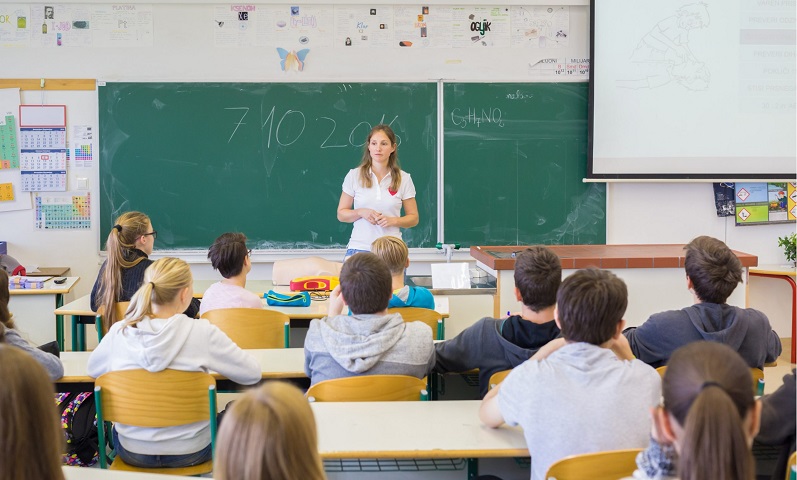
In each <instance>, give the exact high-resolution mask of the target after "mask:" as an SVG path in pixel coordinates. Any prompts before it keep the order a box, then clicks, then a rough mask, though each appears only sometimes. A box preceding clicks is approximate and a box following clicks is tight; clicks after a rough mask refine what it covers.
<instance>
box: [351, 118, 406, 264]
mask: <svg viewBox="0 0 797 480" xmlns="http://www.w3.org/2000/svg"><path fill="white" fill-rule="evenodd" d="M397 148H398V145H396V134H395V133H393V130H392V129H391V128H390V127H389V126H387V125H384V124H383V125H377V126H375V127H374V128H372V129H371V132H370V133H369V134H368V140H367V141H366V143H365V149H364V151H363V159H362V162H360V166H359V167H357V168H353V169H351V170H349V173H348V174H346V178H345V179H344V180H343V193H341V194H340V203H338V220H340V221H341V222H347V223H354V228H353V229H352V232H351V238H350V239H349V245H348V247H347V250H346V256H345V257H344V258H343V259H344V260H345V259H346V258H348V257H350V256H351V255H354V254H355V253H357V252H370V251H371V242H373V241H374V240H376V239H377V238H379V237H382V236H385V235H392V236H394V237H398V238H401V230H399V228H410V227H414V226H415V225H418V204H417V203H416V202H415V185H413V183H412V178H411V177H410V174H409V173H407V172H404V171H402V170H401V167H400V166H399V161H398V155H397V153H396V149H397ZM401 207H404V216H403V217H402V216H401Z"/></svg>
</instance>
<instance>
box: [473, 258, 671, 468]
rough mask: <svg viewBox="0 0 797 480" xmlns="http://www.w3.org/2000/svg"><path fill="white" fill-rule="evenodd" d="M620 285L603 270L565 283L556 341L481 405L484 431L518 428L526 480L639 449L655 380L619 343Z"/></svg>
mask: <svg viewBox="0 0 797 480" xmlns="http://www.w3.org/2000/svg"><path fill="white" fill-rule="evenodd" d="M627 304H628V291H627V289H626V286H625V283H623V281H622V280H621V279H619V278H617V277H616V276H615V275H614V274H613V273H611V272H608V271H606V270H597V269H586V270H579V271H577V272H575V273H573V274H572V275H570V276H569V277H567V278H565V279H564V281H563V282H562V285H561V286H560V287H559V291H558V293H557V296H556V309H555V310H554V318H555V320H556V322H557V324H558V325H559V327H560V328H561V330H562V337H563V339H561V340H556V341H554V342H549V343H548V345H546V347H545V349H544V350H543V351H540V352H538V353H537V355H535V357H532V359H530V360H528V361H526V362H525V363H523V364H521V365H519V366H517V367H515V368H514V369H513V370H512V372H511V373H510V374H509V375H508V376H507V377H506V380H504V381H503V383H501V384H499V385H498V386H496V387H495V388H493V389H492V390H490V392H489V393H488V394H487V396H486V397H485V398H484V400H483V401H482V406H481V409H480V411H479V416H480V418H481V420H482V422H484V424H485V425H487V426H489V427H493V428H495V427H498V426H500V425H502V424H504V423H508V424H509V425H520V426H521V427H523V434H524V436H525V437H526V443H527V445H528V447H529V453H530V454H531V458H532V462H531V469H532V470H531V478H532V480H543V479H544V478H545V472H546V471H547V470H548V467H550V466H551V464H553V463H554V462H555V461H557V460H559V459H562V458H564V457H566V456H568V455H576V454H580V453H590V452H598V451H602V450H618V449H626V448H643V447H645V446H646V445H647V444H648V437H649V433H650V417H649V415H648V413H649V410H650V408H651V407H652V406H654V405H656V404H657V403H658V402H659V397H660V395H661V380H660V377H659V374H658V373H656V371H655V370H654V369H652V368H650V367H649V366H648V365H645V364H644V363H642V362H640V361H638V360H633V359H632V358H633V356H632V355H631V352H630V350H629V348H628V343H627V342H626V341H625V337H623V335H622V328H623V324H624V323H625V322H624V320H623V315H624V314H625V309H626V306H627Z"/></svg>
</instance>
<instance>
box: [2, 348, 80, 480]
mask: <svg viewBox="0 0 797 480" xmlns="http://www.w3.org/2000/svg"><path fill="white" fill-rule="evenodd" d="M0 385H2V388H0V411H2V412H3V414H2V415H0V478H2V479H3V480H29V479H31V478H35V479H37V480H63V479H64V473H63V470H61V454H62V453H63V451H64V447H65V445H64V434H63V432H62V431H61V425H60V424H59V421H58V414H57V409H56V406H55V401H54V400H53V394H54V392H53V384H52V383H50V378H49V377H48V376H47V372H45V371H44V368H43V367H42V366H41V365H39V363H38V362H37V361H36V360H34V359H33V357H31V356H30V355H28V354H27V353H25V352H23V351H22V350H20V349H18V348H16V347H12V346H7V345H4V344H2V343H0Z"/></svg>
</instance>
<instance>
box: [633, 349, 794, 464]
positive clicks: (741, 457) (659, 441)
mask: <svg viewBox="0 0 797 480" xmlns="http://www.w3.org/2000/svg"><path fill="white" fill-rule="evenodd" d="M752 381H753V379H752V376H751V375H750V368H749V367H748V366H747V364H746V362H745V361H744V360H743V359H742V358H741V357H740V356H739V354H738V353H736V352H734V351H733V350H732V349H731V348H729V347H727V346H725V345H721V344H718V343H713V342H693V343H691V344H689V345H687V346H685V347H682V348H679V349H678V350H677V351H676V352H675V353H674V354H673V356H672V359H670V363H669V364H668V365H667V371H666V372H665V374H664V380H663V384H662V394H663V401H662V404H661V406H658V407H655V408H654V409H653V411H652V416H653V430H652V434H651V441H650V446H649V447H648V448H647V450H645V451H643V452H642V453H640V454H639V455H638V456H637V467H638V469H637V470H636V471H635V472H634V475H633V478H634V479H638V480H654V479H655V480H667V479H675V478H680V479H681V480H703V479H713V478H717V479H720V478H721V479H723V480H753V479H754V478H755V462H754V461H753V456H752V454H751V452H750V446H751V445H752V443H753V437H755V435H756V432H757V431H758V427H759V420H760V417H761V402H760V401H758V400H755V398H754V397H753V390H752V389H751V388H750V385H751V384H752ZM791 401H792V403H793V402H794V398H792V399H791ZM780 478H783V477H780ZM629 480H630V479H629Z"/></svg>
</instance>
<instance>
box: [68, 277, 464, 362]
mask: <svg viewBox="0 0 797 480" xmlns="http://www.w3.org/2000/svg"><path fill="white" fill-rule="evenodd" d="M211 283H214V282H211V281H206V280H197V281H195V282H194V291H195V293H194V296H195V297H197V298H202V294H203V293H204V292H205V290H207V288H208V287H209V286H210V284H211ZM265 286H268V287H269V288H267V289H265V290H263V291H268V290H270V289H271V281H270V280H259V281H253V282H246V287H247V290H249V289H250V288H253V290H251V291H253V292H255V293H257V294H259V295H261V296H262V294H263V291H260V290H254V289H257V288H258V287H265ZM280 288H283V289H284V290H280V291H281V292H287V291H288V287H280ZM434 301H435V310H436V311H437V312H440V314H441V315H442V316H443V318H448V312H449V302H448V297H434ZM262 302H263V307H264V308H267V309H269V310H274V311H277V312H282V313H284V314H286V315H288V316H289V317H290V318H291V326H292V327H297V326H298V327H301V326H305V327H306V324H307V322H308V321H309V320H312V319H314V318H322V317H324V316H326V314H327V309H328V308H329V301H328V300H323V301H315V300H314V301H312V302H311V303H310V306H309V307H271V306H268V305H266V300H265V299H262ZM55 314H56V315H58V316H59V318H61V319H62V320H61V324H60V325H61V329H63V316H64V315H69V316H71V317H72V351H73V352H75V351H83V350H85V349H86V334H85V331H86V329H85V326H83V325H80V324H79V317H94V316H96V315H97V313H96V312H94V311H93V310H92V309H91V296H90V295H84V296H82V297H80V298H78V299H77V300H74V301H72V302H69V303H67V304H66V305H63V306H61V307H60V308H57V309H56V310H55ZM294 321H296V324H294ZM62 351H63V348H62Z"/></svg>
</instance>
